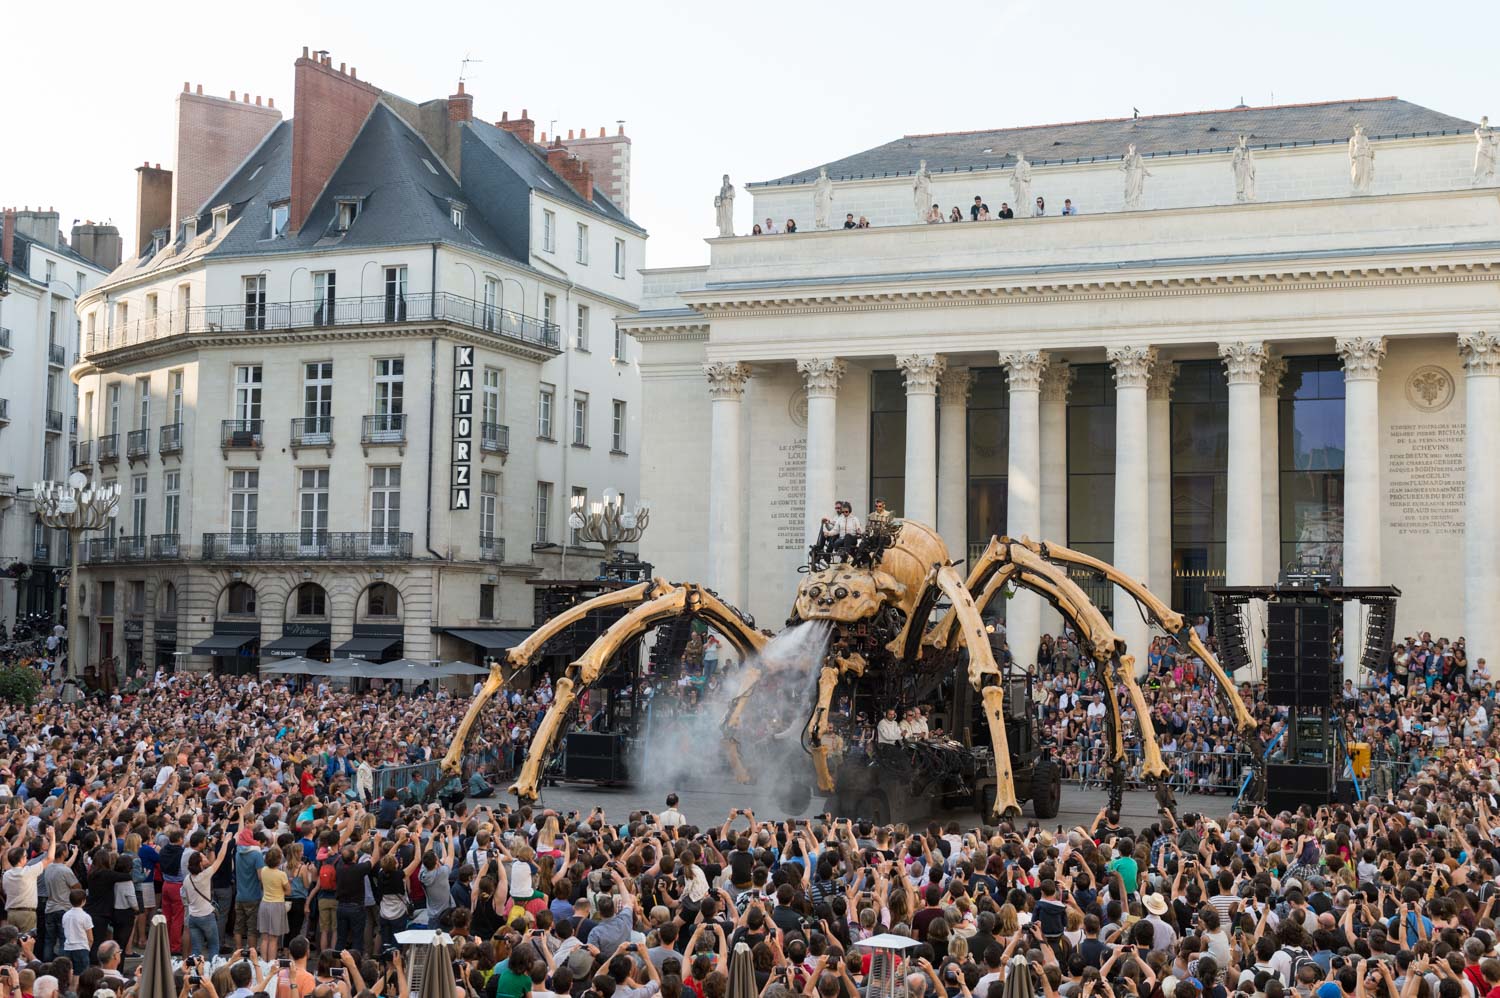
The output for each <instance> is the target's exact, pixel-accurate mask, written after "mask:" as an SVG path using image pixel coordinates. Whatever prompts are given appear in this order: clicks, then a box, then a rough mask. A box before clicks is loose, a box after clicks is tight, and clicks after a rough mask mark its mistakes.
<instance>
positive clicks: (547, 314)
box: [542, 295, 557, 326]
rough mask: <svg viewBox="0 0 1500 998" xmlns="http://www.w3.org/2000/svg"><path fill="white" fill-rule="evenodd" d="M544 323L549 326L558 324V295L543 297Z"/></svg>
mask: <svg viewBox="0 0 1500 998" xmlns="http://www.w3.org/2000/svg"><path fill="white" fill-rule="evenodd" d="M542 321H543V322H545V323H546V324H547V325H549V326H553V325H556V324H557V295H542Z"/></svg>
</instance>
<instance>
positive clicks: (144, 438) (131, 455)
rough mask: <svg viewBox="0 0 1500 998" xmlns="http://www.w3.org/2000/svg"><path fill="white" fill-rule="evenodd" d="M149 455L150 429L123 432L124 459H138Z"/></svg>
mask: <svg viewBox="0 0 1500 998" xmlns="http://www.w3.org/2000/svg"><path fill="white" fill-rule="evenodd" d="M150 456H151V431H150V430H131V431H130V432H129V433H127V434H125V459H126V460H127V461H138V460H140V459H142V458H149V457H150Z"/></svg>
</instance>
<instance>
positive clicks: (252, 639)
mask: <svg viewBox="0 0 1500 998" xmlns="http://www.w3.org/2000/svg"><path fill="white" fill-rule="evenodd" d="M101 629H102V628H101ZM193 654H194V655H208V656H210V657H212V658H213V660H214V675H216V676H243V675H253V674H254V673H256V672H257V671H258V669H259V665H260V622H259V621H255V620H219V621H215V622H214V632H213V634H211V635H209V637H208V640H206V641H200V642H198V643H197V644H196V645H194V646H193Z"/></svg>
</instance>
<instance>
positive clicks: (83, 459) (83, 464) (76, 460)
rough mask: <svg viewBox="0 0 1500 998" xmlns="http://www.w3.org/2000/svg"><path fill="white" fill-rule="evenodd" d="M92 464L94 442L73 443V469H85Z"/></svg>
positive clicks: (79, 441)
mask: <svg viewBox="0 0 1500 998" xmlns="http://www.w3.org/2000/svg"><path fill="white" fill-rule="evenodd" d="M93 463H94V442H93V441H92V440H77V441H74V443H73V467H75V468H87V467H88V466H89V465H91V464H93Z"/></svg>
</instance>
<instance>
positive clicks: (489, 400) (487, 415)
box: [479, 367, 505, 426]
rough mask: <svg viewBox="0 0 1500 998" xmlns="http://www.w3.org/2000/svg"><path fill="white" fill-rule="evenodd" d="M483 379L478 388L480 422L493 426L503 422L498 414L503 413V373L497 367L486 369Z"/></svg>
mask: <svg viewBox="0 0 1500 998" xmlns="http://www.w3.org/2000/svg"><path fill="white" fill-rule="evenodd" d="M483 378H484V380H483V382H482V384H481V386H480V388H481V392H480V394H481V398H480V402H479V405H480V421H481V422H484V423H488V424H490V425H491V426H494V425H497V424H499V423H501V422H503V420H501V418H500V414H501V413H503V412H504V411H505V403H504V402H503V401H502V398H503V393H504V391H505V372H504V371H502V370H500V368H498V367H486V368H485V369H484V375H483Z"/></svg>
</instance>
